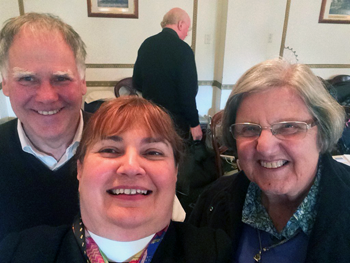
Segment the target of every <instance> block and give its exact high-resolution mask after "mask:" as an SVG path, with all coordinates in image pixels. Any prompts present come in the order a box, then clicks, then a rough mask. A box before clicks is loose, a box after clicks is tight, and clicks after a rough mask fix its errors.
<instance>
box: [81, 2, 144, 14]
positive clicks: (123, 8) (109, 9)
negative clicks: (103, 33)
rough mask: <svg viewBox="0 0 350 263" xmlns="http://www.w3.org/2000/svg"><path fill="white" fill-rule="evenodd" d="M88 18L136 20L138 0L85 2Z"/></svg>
mask: <svg viewBox="0 0 350 263" xmlns="http://www.w3.org/2000/svg"><path fill="white" fill-rule="evenodd" d="M87 6H88V16H91V17H121V18H138V17H139V13H138V0H87Z"/></svg>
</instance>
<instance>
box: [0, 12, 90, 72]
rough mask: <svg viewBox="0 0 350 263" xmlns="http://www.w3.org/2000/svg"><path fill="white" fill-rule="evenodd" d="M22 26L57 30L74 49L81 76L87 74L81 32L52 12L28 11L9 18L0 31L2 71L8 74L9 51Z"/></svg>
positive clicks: (50, 30) (0, 65)
mask: <svg viewBox="0 0 350 263" xmlns="http://www.w3.org/2000/svg"><path fill="white" fill-rule="evenodd" d="M22 27H28V28H29V29H31V30H33V31H34V30H37V31H39V32H40V31H42V30H47V31H49V32H52V31H55V30H57V31H58V32H60V33H61V34H62V36H63V38H64V39H65V41H66V43H67V44H68V46H70V48H71V49H72V51H73V53H74V56H75V62H76V64H77V69H78V72H79V75H80V77H81V78H82V79H83V78H84V76H85V58H86V50H85V44H84V42H83V40H82V39H81V38H80V36H79V34H78V33H77V32H76V31H75V30H74V29H73V28H72V27H71V26H70V25H68V24H66V23H64V22H63V21H62V20H61V19H60V18H59V17H57V16H54V15H52V14H40V13H27V14H24V15H22V16H18V17H13V18H10V19H8V20H7V21H6V22H5V23H4V26H3V28H2V30H1V32H0V71H1V72H2V73H3V74H4V75H6V72H7V67H8V53H9V49H10V47H11V45H12V42H13V39H14V37H15V35H16V34H17V33H19V32H20V30H21V28H22Z"/></svg>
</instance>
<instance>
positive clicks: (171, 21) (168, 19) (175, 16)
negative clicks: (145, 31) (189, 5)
mask: <svg viewBox="0 0 350 263" xmlns="http://www.w3.org/2000/svg"><path fill="white" fill-rule="evenodd" d="M187 16H188V14H187V13H186V11H184V10H182V9H181V8H173V9H171V10H170V11H169V12H168V13H166V14H165V15H164V17H163V21H162V22H161V23H160V25H161V27H162V28H164V27H166V26H167V25H176V24H177V23H178V22H179V21H181V20H185V19H186V17H187Z"/></svg>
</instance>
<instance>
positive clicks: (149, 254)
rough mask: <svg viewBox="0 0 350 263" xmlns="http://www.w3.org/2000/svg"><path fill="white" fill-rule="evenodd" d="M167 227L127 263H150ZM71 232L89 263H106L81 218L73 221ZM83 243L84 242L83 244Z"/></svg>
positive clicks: (106, 260)
mask: <svg viewBox="0 0 350 263" xmlns="http://www.w3.org/2000/svg"><path fill="white" fill-rule="evenodd" d="M167 230H168V226H167V227H166V228H164V229H163V230H161V231H159V232H157V233H156V234H155V235H154V236H153V238H152V239H151V241H150V242H149V243H148V245H147V247H146V248H144V249H143V250H141V251H140V252H138V253H137V254H135V255H134V256H133V257H132V258H131V259H130V261H128V262H129V263H149V262H151V260H152V258H153V255H154V253H155V252H156V250H157V248H158V246H159V244H160V242H161V241H162V239H163V238H164V235H165V233H166V231H167ZM73 232H74V234H75V237H76V239H77V241H78V243H79V244H80V247H81V249H82V250H83V253H84V255H86V257H87V258H86V259H87V260H88V262H90V263H108V259H107V257H106V255H105V254H104V253H103V252H102V251H101V250H100V249H99V247H98V246H97V244H96V243H95V241H94V240H93V239H92V238H91V237H90V235H89V233H88V232H87V231H86V230H85V228H84V224H83V222H82V221H81V218H79V219H78V220H76V221H75V223H74V224H73ZM84 241H85V242H84Z"/></svg>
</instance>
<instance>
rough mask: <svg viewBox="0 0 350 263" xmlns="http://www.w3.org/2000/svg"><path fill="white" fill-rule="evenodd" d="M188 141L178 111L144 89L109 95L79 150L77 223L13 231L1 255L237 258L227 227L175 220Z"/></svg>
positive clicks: (32, 258) (222, 261)
mask: <svg viewBox="0 0 350 263" xmlns="http://www.w3.org/2000/svg"><path fill="white" fill-rule="evenodd" d="M182 148H183V144H182V139H181V138H180V136H179V135H178V134H177V133H176V131H175V129H174V124H173V121H172V119H171V118H170V116H169V115H168V114H167V113H166V112H165V111H164V110H162V109H161V108H160V107H158V106H157V105H155V104H154V103H152V102H150V101H148V100H146V99H143V98H139V97H137V96H130V97H127V96H123V97H121V98H117V99H114V100H112V101H109V102H106V103H104V104H103V105H102V106H101V107H100V108H99V109H98V110H97V112H96V113H95V114H94V115H93V116H92V117H91V119H90V120H89V122H88V124H87V127H86V128H85V129H84V132H83V136H82V140H81V143H80V145H79V148H78V150H77V154H76V156H77V158H76V159H77V171H78V173H77V178H78V180H79V194H80V198H79V202H80V214H79V216H77V217H76V219H75V220H74V223H73V224H72V225H73V226H60V227H48V226H38V227H35V228H31V229H27V230H24V231H22V232H20V233H13V234H10V235H9V236H8V237H6V238H5V239H4V240H3V242H1V243H0V262H1V263H7V262H12V263H19V262H38V263H39V262H43V263H46V262H57V263H60V262H82V263H83V262H91V263H95V262H96V263H97V262H130V263H137V262H146V263H147V262H148V263H150V262H152V263H156V262H159V263H163V262H169V263H170V262H172V263H181V262H182V263H185V262H188V263H192V262H208V263H228V262H230V251H231V244H230V240H229V238H228V236H227V235H226V234H225V233H224V231H222V230H212V229H204V228H203V229H199V228H196V227H194V226H191V225H188V224H186V223H179V222H172V221H171V216H172V206H173V200H174V195H175V184H176V178H177V170H178V167H179V165H181V164H180V161H181V156H182ZM72 222H73V220H72ZM32 240H35V242H32Z"/></svg>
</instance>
